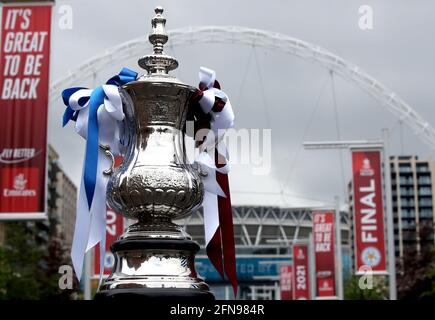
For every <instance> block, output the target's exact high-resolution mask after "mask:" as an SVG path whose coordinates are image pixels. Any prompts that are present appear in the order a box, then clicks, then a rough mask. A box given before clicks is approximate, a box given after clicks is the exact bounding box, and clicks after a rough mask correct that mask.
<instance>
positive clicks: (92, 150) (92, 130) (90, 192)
mask: <svg viewBox="0 0 435 320" xmlns="http://www.w3.org/2000/svg"><path fill="white" fill-rule="evenodd" d="M103 102H104V90H103V88H102V87H101V86H100V87H97V88H95V89H94V91H92V94H91V97H90V101H89V117H88V135H87V139H86V157H85V170H84V177H83V178H84V185H85V191H86V198H87V201H88V206H89V210H90V209H91V206H92V199H93V198H94V192H95V185H96V181H97V165H98V148H99V146H98V117H97V113H98V108H99V107H100V105H101V104H102V103H103Z"/></svg>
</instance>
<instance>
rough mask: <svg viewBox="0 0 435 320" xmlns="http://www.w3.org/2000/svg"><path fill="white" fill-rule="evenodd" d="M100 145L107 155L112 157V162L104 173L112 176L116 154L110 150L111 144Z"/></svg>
mask: <svg viewBox="0 0 435 320" xmlns="http://www.w3.org/2000/svg"><path fill="white" fill-rule="evenodd" d="M99 147H100V148H101V149H102V150H103V151H104V153H105V154H106V156H108V157H109V158H110V162H111V164H110V168H109V169H106V170H104V171H103V174H104V175H105V176H111V175H112V173H113V171H114V169H115V156H114V155H113V153H112V152H110V146H108V145H102V144H100V145H99Z"/></svg>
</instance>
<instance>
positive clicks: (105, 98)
mask: <svg viewBox="0 0 435 320" xmlns="http://www.w3.org/2000/svg"><path fill="white" fill-rule="evenodd" d="M137 76H138V74H137V73H136V72H134V71H132V70H130V69H127V68H123V69H122V70H121V72H120V73H119V74H118V75H116V76H114V77H112V78H110V79H109V80H108V81H107V82H106V84H105V85H102V86H99V87H97V88H95V89H93V90H92V89H87V88H82V87H76V88H69V89H66V90H64V91H63V92H62V98H63V101H64V103H65V105H66V106H67V108H66V110H65V113H64V116H63V126H65V125H66V124H67V123H68V122H69V121H70V120H72V121H75V129H76V132H77V133H78V134H79V135H80V136H82V137H83V138H84V139H86V154H85V159H84V163H83V173H82V180H81V184H80V192H79V198H78V201H77V216H76V224H75V230H74V239H73V245H72V250H71V258H72V262H73V266H74V270H75V272H76V275H77V278H79V279H80V278H81V274H82V269H83V261H84V256H85V253H86V252H87V251H88V250H90V249H91V248H93V247H94V246H95V245H97V244H98V243H99V244H100V276H101V273H102V272H103V270H104V259H105V250H106V248H105V242H106V214H107V213H106V188H107V182H108V179H109V177H108V176H106V175H104V174H103V171H104V170H106V169H107V168H110V167H111V165H112V164H111V160H110V159H109V158H108V157H107V156H105V154H104V152H103V150H102V149H101V148H100V147H99V146H100V145H104V146H108V147H110V151H111V153H112V154H113V155H115V156H117V155H122V154H123V150H124V147H125V145H124V143H123V128H124V123H123V119H124V112H123V109H122V100H121V96H120V94H119V88H118V87H119V86H121V85H123V84H126V83H128V82H130V81H134V80H136V79H137Z"/></svg>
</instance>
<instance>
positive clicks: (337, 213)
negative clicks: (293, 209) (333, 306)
mask: <svg viewBox="0 0 435 320" xmlns="http://www.w3.org/2000/svg"><path fill="white" fill-rule="evenodd" d="M334 201H335V234H336V239H337V246H336V248H337V249H336V250H337V255H336V257H337V261H336V264H337V270H336V273H337V287H338V288H337V294H338V299H339V300H343V299H344V295H343V260H342V257H341V228H340V224H341V221H340V198H339V197H338V196H335V197H334Z"/></svg>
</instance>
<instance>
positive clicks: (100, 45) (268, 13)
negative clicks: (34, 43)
mask: <svg viewBox="0 0 435 320" xmlns="http://www.w3.org/2000/svg"><path fill="white" fill-rule="evenodd" d="M62 5H71V7H72V9H73V28H72V29H71V30H61V29H60V28H59V27H58V19H59V17H60V14H59V12H58V10H59V8H60V6H62ZM157 5H162V6H163V7H164V9H165V16H166V18H167V20H168V21H167V28H168V29H176V28H182V27H187V26H210V25H219V26H226V25H237V26H242V27H250V28H256V29H260V30H267V31H273V32H279V33H282V34H285V35H289V36H292V37H295V38H298V39H301V40H304V41H307V42H310V43H314V44H317V45H320V46H322V47H324V48H325V49H327V50H329V51H331V52H333V53H335V54H337V55H338V56H340V57H342V58H344V59H346V60H348V61H351V62H353V63H355V64H357V65H358V66H359V67H360V68H362V69H364V70H365V71H366V72H367V73H368V74H370V75H371V76H373V77H374V78H376V79H377V80H378V81H379V82H381V83H382V84H384V85H385V86H386V87H388V88H390V89H391V90H393V91H394V92H395V93H396V94H397V95H399V96H400V97H401V98H403V99H404V100H405V101H406V102H407V103H409V104H410V105H411V106H412V107H413V109H414V110H415V111H417V112H418V113H419V114H420V115H422V116H423V117H424V118H425V119H426V120H427V121H429V122H430V123H431V124H432V125H433V126H434V125H435V113H434V112H433V108H434V101H435V90H434V85H435V62H434V57H435V43H434V40H433V39H434V38H433V37H434V34H435V21H434V19H433V17H434V14H435V2H434V1H430V0H427V1H424V0H419V1H409V0H382V1H379V0H378V1H357V0H352V1H350V0H334V1H333V0H328V1H326V0H303V1H290V0H270V1H259V0H237V1H234V0H232V1H229V0H214V1H210V0H203V1H198V0H195V1H194V0H183V1H179V0H178V1H176V0H166V1H165V0H161V1H150V0H129V1H115V0H92V1H89V0H70V1H56V6H55V7H54V11H53V12H54V17H53V27H52V30H53V32H52V58H51V62H52V64H51V82H54V81H55V80H56V79H58V78H59V77H61V76H63V75H64V74H65V73H66V72H68V71H69V70H74V69H75V68H77V67H79V66H80V65H81V64H82V63H83V62H84V61H85V60H86V59H89V58H91V57H93V56H95V55H98V54H101V53H103V52H104V50H106V49H108V48H111V47H113V46H116V45H119V44H121V43H123V42H125V41H129V40H131V39H134V38H137V37H141V36H143V37H146V36H147V35H148V32H149V30H150V19H151V18H152V16H153V15H154V11H153V9H154V7H155V6H157ZM361 5H370V6H371V7H372V8H373V12H374V21H373V22H374V24H373V26H374V28H373V30H365V31H363V30H361V29H360V28H359V26H358V20H359V18H360V14H359V13H358V9H359V7H360V6H361ZM170 41H171V40H170V39H169V42H170ZM167 51H168V53H169V54H172V55H175V56H176V58H177V59H178V60H179V63H180V68H179V70H178V71H177V72H176V73H175V74H176V75H177V76H178V77H179V78H180V79H181V80H182V81H184V82H186V83H190V84H192V85H196V83H197V72H198V69H199V67H200V66H207V67H209V68H212V69H214V70H216V72H217V76H218V79H219V81H220V82H221V84H222V86H223V89H224V91H225V92H226V93H227V94H228V95H229V96H230V99H231V101H232V104H233V108H234V111H235V113H236V128H238V129H240V128H270V129H272V151H273V152H272V158H271V159H272V170H271V172H270V174H268V175H265V176H258V175H254V173H253V171H252V167H251V166H249V165H234V166H233V168H232V172H231V174H230V179H231V181H230V183H231V188H232V190H233V195H232V197H233V202H234V203H235V204H269V205H274V204H276V205H286V206H304V205H307V206H309V205H316V204H320V203H331V202H332V201H333V197H334V195H339V196H340V197H341V199H342V200H343V198H344V197H345V186H344V184H345V183H347V182H348V181H349V179H350V170H351V168H350V157H349V154H348V153H347V152H342V153H341V156H340V153H339V152H338V151H332V150H329V151H325V150H322V151H306V150H303V149H302V148H301V147H300V145H301V141H302V140H303V137H305V139H306V140H335V139H337V137H338V136H337V122H336V121H335V118H334V105H333V98H332V97H333V96H332V83H331V78H330V75H329V73H328V70H326V69H324V68H322V67H321V66H320V65H317V64H312V63H310V62H307V61H305V60H303V59H301V58H298V57H295V56H291V55H289V54H285V53H282V52H279V51H277V50H270V49H262V48H253V47H252V46H244V45H240V44H205V45H204V44H203V45H189V44H185V45H181V46H177V47H175V48H173V49H172V50H171V49H169V48H168V50H167ZM147 53H149V48H145V47H144V52H143V54H147ZM137 58H139V57H134V58H132V59H127V60H125V61H114V63H113V64H110V65H108V66H107V68H106V70H104V71H103V72H101V73H100V74H98V75H97V79H96V82H97V83H98V84H100V83H104V82H105V81H106V79H107V78H108V77H110V75H113V74H116V73H117V72H118V71H119V69H120V68H121V67H122V66H128V67H130V68H134V69H135V70H137V71H138V72H142V71H141V70H140V68H139V67H138V66H137V64H136V61H137ZM85 82H86V81H85ZM90 83H91V80H90V79H88V81H87V82H86V83H76V84H75V85H77V86H79V85H89V84H90ZM334 84H335V89H336V101H337V108H338V127H339V131H340V137H341V139H345V140H350V139H377V138H380V137H381V129H382V128H390V129H391V130H392V138H391V144H392V153H393V154H402V153H403V154H417V155H419V156H420V157H421V158H427V157H429V156H430V154H431V152H430V150H429V147H428V146H427V145H425V144H424V143H423V142H422V141H421V140H420V139H419V138H418V137H416V136H415V135H414V133H413V132H412V130H410V129H408V128H407V127H406V125H404V126H400V125H399V123H398V120H397V118H395V117H394V116H393V115H392V114H391V113H390V112H389V111H388V110H387V109H386V108H385V107H383V106H381V105H380V104H379V103H378V102H377V101H376V100H374V99H373V98H371V97H370V96H368V95H367V94H366V93H365V92H363V91H361V89H359V88H358V87H356V86H355V85H354V84H352V83H350V82H349V81H347V80H344V79H342V78H339V77H335V78H334ZM59 94H60V93H59ZM63 110H64V106H63V105H62V103H61V101H60V100H57V101H56V102H55V103H53V104H51V105H50V114H49V117H50V118H49V123H50V127H49V142H50V143H52V144H53V145H54V147H55V148H56V149H57V150H58V152H59V154H60V162H61V164H62V167H63V168H64V170H65V171H66V172H67V173H68V174H69V175H70V176H71V178H72V179H73V181H74V182H75V183H76V184H77V185H78V184H79V179H80V173H81V165H82V159H83V151H84V142H83V141H82V140H81V138H80V137H78V136H77V135H76V134H75V133H74V131H73V127H72V126H68V127H66V128H63V129H62V128H61V127H60V123H61V116H62V113H63ZM401 136H402V137H403V148H402V143H401ZM340 157H341V158H340ZM341 161H342V163H343V166H341ZM253 191H254V192H256V194H252V192H253ZM281 192H285V193H286V194H291V195H293V196H280V195H279V194H280V193H281ZM262 193H265V194H262ZM268 193H275V194H277V195H270V194H268ZM304 198H305V199H304ZM314 200H318V201H320V202H318V201H314Z"/></svg>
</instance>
